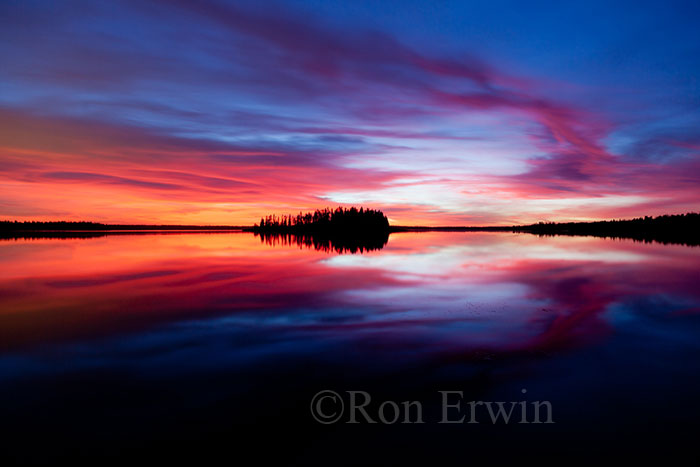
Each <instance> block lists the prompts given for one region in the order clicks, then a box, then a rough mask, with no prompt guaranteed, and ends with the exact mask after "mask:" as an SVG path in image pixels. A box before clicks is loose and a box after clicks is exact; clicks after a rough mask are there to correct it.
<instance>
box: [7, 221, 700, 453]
mask: <svg viewBox="0 0 700 467" xmlns="http://www.w3.org/2000/svg"><path fill="white" fill-rule="evenodd" d="M0 265H1V267H0V423H1V424H2V429H3V433H2V438H1V439H2V440H3V441H2V442H3V443H4V444H5V445H4V446H2V448H3V449H2V454H1V455H2V456H6V457H9V458H11V459H13V460H17V459H18V458H22V459H25V460H32V461H37V460H38V461H47V460H53V459H55V458H58V457H61V456H69V457H74V456H76V455H81V456H85V457H90V456H96V455H99V456H105V457H110V458H113V457H115V456H123V457H125V458H131V456H147V457H149V458H155V459H160V460H163V459H170V458H179V459H182V458H184V456H188V457H190V458H192V459H201V458H202V457H207V456H210V455H211V456H214V455H216V456H220V455H222V453H223V455H225V456H226V455H227V456H229V457H228V459H230V460H231V461H233V460H235V459H237V458H240V456H241V455H243V453H245V454H246V455H249V454H251V453H252V454H256V455H258V456H260V457H261V458H262V457H268V456H274V457H278V458H281V459H283V460H285V461H287V462H292V461H299V462H301V463H314V462H317V463H326V464H333V463H341V462H349V463H352V462H359V461H366V462H370V463H371V462H372V461H378V460H380V459H383V460H404V461H405V460H414V461H421V462H423V461H433V460H436V459H449V460H456V461H463V462H462V463H464V462H467V461H468V460H469V459H473V458H474V457H488V458H496V457H499V456H503V455H510V457H514V458H517V456H518V455H520V454H523V455H524V453H527V454H530V455H538V456H552V455H554V456H561V457H564V458H565V459H566V458H569V457H571V456H573V457H576V458H578V457H580V456H582V455H592V456H595V455H599V454H601V455H602V454H604V455H613V454H619V455H632V456H633V457H636V456H639V457H645V456H647V455H661V456H664V457H666V456H668V457H672V456H676V455H685V454H688V453H690V454H691V455H694V456H697V454H696V449H695V448H694V447H693V443H694V441H695V438H696V437H697V435H698V423H699V422H700V407H699V406H698V394H700V267H699V266H700V248H693V247H687V246H682V245H660V244H642V243H636V242H632V241H619V240H606V239H597V238H589V237H548V238H539V237H536V236H533V235H528V234H509V233H449V232H433V233H400V234H392V235H391V237H390V239H389V242H388V243H387V245H386V246H385V247H384V248H383V249H380V250H374V251H369V252H366V253H364V254H343V255H339V254H336V253H335V252H326V251H317V250H315V249H313V248H306V247H304V246H301V247H300V246H298V245H282V244H280V245H269V244H266V243H264V242H261V240H260V239H259V238H257V237H254V236H253V235H252V234H247V233H234V234H223V233H220V234H169V235H117V236H107V237H101V238H93V239H74V240H71V239H67V240H66V239H56V240H52V239H35V240H9V241H8V240H5V241H1V242H0ZM324 389H331V390H334V391H337V392H338V393H339V394H341V396H342V397H346V395H347V393H346V391H353V390H361V391H366V392H367V393H368V394H370V396H371V397H372V400H373V402H372V403H371V405H369V406H368V410H369V413H370V416H371V417H374V418H375V419H376V413H377V412H376V410H375V409H376V405H377V404H376V403H379V402H382V401H387V400H391V401H397V402H401V401H420V403H421V404H422V411H423V419H424V422H425V423H423V424H395V425H385V424H383V423H377V424H369V423H365V421H364V420H362V419H360V421H361V423H359V424H346V423H342V422H343V421H346V420H347V418H345V419H341V422H340V423H337V424H333V425H322V424H319V423H317V422H316V421H314V419H313V418H312V415H311V411H310V402H311V399H312V397H313V396H314V394H316V393H317V392H318V391H320V390H324ZM523 390H525V391H526V392H523ZM438 391H462V392H463V406H462V409H455V410H461V414H462V415H464V413H467V412H466V411H465V410H463V408H464V404H466V402H468V401H470V400H480V401H527V402H532V401H549V402H550V403H551V407H552V415H553V421H554V422H555V423H553V424H532V423H530V424H518V423H515V422H511V423H508V424H505V423H496V424H493V423H491V422H490V418H489V414H488V412H484V413H481V415H480V416H479V420H480V421H481V423H479V424H466V423H455V424H440V423H437V422H438V421H440V420H441V417H442V413H441V410H442V409H443V404H442V400H441V397H442V396H441V394H440V393H439V392H438ZM347 402H348V401H347V400H346V403H347ZM482 408H483V407H482ZM329 410H330V409H329ZM373 410H375V411H374V412H373ZM516 412H517V411H516ZM455 414H458V412H455ZM517 414H518V416H517V417H516V420H520V412H517ZM458 418H459V416H458V415H454V416H453V417H451V419H452V420H454V419H458Z"/></svg>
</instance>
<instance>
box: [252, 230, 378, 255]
mask: <svg viewBox="0 0 700 467" xmlns="http://www.w3.org/2000/svg"><path fill="white" fill-rule="evenodd" d="M255 236H256V237H258V236H259V237H260V241H261V242H263V243H265V244H266V245H269V246H285V247H286V246H297V247H299V248H302V247H304V248H313V249H314V250H317V251H324V252H326V253H331V252H332V253H336V254H341V255H342V254H346V253H350V254H356V253H359V254H362V253H365V252H369V251H375V250H381V249H382V248H384V246H385V245H386V244H387V242H388V241H389V233H388V232H379V233H376V234H372V235H369V236H357V235H351V236H347V237H345V236H327V235H319V234H313V235H311V234H290V233H269V232H255Z"/></svg>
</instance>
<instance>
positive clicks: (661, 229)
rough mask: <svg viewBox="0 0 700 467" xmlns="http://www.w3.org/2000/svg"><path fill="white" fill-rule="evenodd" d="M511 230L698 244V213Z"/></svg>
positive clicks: (527, 226)
mask: <svg viewBox="0 0 700 467" xmlns="http://www.w3.org/2000/svg"><path fill="white" fill-rule="evenodd" d="M510 229H511V230H513V231H515V232H529V233H533V234H538V235H589V236H596V237H611V238H631V239H634V240H639V241H644V242H651V241H656V242H660V243H684V244H687V245H700V213H694V212H691V213H687V214H674V215H663V216H657V217H650V216H645V217H638V218H635V219H625V220H622V219H620V220H609V221H595V222H562V223H556V222H540V223H537V224H532V225H525V226H521V227H511V228H510Z"/></svg>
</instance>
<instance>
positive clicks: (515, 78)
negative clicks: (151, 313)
mask: <svg viewBox="0 0 700 467" xmlns="http://www.w3.org/2000/svg"><path fill="white" fill-rule="evenodd" d="M0 24H1V25H2V27H0V218H1V219H18V220H58V219H65V220H92V221H99V222H116V223H161V224H227V225H243V224H251V223H253V222H256V221H257V220H258V219H259V218H260V217H261V216H262V215H266V214H270V213H277V214H286V213H297V212H299V211H307V210H313V209H316V208H323V207H327V206H330V207H334V206H338V205H344V206H348V205H356V206H359V205H362V206H366V207H373V208H379V209H381V210H382V211H384V212H385V213H386V214H387V215H388V217H389V219H390V221H391V222H392V223H393V224H402V225H409V224H414V225H417V224H420V225H511V224H520V223H530V222H538V221H572V220H582V221H583V220H591V219H601V218H629V217H636V216H641V215H659V214H664V213H682V212H688V211H699V210H700V80H699V75H700V32H699V31H700V29H699V28H698V24H700V3H698V2H694V1H689V2H678V1H663V2H661V1H659V2H642V1H634V2H621V1H609V0H608V1H601V2H598V1H585V2H549V1H542V2H538V1H528V2H521V1H499V0H489V1H483V2H482V1H461V2H459V1H449V0H445V1H440V2H435V1H412V0H402V1H382V2H377V1H362V0H354V1H351V2H349V1H335V0H322V1H312V0H298V1H287V2H274V1H259V0H258V1H236V2H224V1H221V0H204V1H197V2H194V1H177V0H174V1H173V0H168V1H165V0H162V1H158V0H155V1H148V2H143V1H138V0H133V1H131V0H128V1H127V0H125V1H95V0H92V1H69V0H68V1H61V2H54V1H33V0H3V1H1V2H0Z"/></svg>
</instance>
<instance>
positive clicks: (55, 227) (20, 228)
mask: <svg viewBox="0 0 700 467" xmlns="http://www.w3.org/2000/svg"><path fill="white" fill-rule="evenodd" d="M242 228H243V227H238V226H228V225H216V226H206V225H148V224H101V223H99V222H87V221H0V232H35V231H56V232H81V231H111V230H241V229H242Z"/></svg>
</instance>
